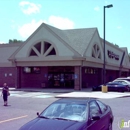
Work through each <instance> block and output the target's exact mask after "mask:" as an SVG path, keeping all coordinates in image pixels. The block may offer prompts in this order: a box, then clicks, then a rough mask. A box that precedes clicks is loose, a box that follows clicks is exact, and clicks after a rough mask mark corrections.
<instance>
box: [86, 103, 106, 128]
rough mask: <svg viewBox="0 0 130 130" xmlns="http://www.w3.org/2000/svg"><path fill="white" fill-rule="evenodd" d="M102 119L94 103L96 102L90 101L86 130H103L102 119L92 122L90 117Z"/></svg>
mask: <svg viewBox="0 0 130 130" xmlns="http://www.w3.org/2000/svg"><path fill="white" fill-rule="evenodd" d="M93 115H95V116H99V117H102V112H101V110H100V108H99V106H98V104H97V103H96V101H91V102H90V103H89V118H88V129H87V130H105V124H104V121H103V119H102V118H100V119H99V120H93V119H92V116H93Z"/></svg>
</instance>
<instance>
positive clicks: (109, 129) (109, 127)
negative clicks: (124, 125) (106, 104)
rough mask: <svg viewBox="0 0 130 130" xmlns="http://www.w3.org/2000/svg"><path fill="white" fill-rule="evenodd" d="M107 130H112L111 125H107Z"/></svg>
mask: <svg viewBox="0 0 130 130" xmlns="http://www.w3.org/2000/svg"><path fill="white" fill-rule="evenodd" d="M108 130H112V123H111V122H110V123H109V126H108Z"/></svg>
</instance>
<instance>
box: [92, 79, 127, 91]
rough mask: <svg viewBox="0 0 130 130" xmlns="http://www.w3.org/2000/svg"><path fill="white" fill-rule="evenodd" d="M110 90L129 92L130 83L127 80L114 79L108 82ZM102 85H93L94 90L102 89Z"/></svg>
mask: <svg viewBox="0 0 130 130" xmlns="http://www.w3.org/2000/svg"><path fill="white" fill-rule="evenodd" d="M106 86H107V87H108V91H117V92H128V91H129V85H128V84H127V83H125V82H118V81H113V82H109V83H107V84H106ZM101 90H102V85H100V86H97V87H93V91H101Z"/></svg>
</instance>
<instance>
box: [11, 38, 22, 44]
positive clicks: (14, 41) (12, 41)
mask: <svg viewBox="0 0 130 130" xmlns="http://www.w3.org/2000/svg"><path fill="white" fill-rule="evenodd" d="M22 42H23V41H22V40H17V39H13V40H12V39H9V44H10V43H22Z"/></svg>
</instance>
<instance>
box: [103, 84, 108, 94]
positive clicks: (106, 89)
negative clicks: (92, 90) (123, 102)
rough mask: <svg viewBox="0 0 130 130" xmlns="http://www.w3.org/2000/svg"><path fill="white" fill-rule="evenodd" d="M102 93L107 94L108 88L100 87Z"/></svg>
mask: <svg viewBox="0 0 130 130" xmlns="http://www.w3.org/2000/svg"><path fill="white" fill-rule="evenodd" d="M102 92H103V93H107V92H108V87H107V86H106V85H102Z"/></svg>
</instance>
